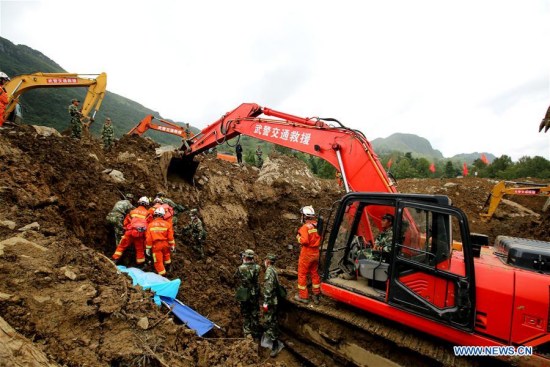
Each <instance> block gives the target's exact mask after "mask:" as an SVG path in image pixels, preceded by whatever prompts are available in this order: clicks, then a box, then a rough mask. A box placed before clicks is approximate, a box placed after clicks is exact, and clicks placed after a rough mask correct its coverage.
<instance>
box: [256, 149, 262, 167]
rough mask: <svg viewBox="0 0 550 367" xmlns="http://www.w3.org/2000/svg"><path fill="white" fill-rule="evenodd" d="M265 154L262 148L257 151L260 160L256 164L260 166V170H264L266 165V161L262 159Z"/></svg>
mask: <svg viewBox="0 0 550 367" xmlns="http://www.w3.org/2000/svg"><path fill="white" fill-rule="evenodd" d="M263 154H264V153H263V152H262V148H260V147H258V148H257V149H256V157H257V158H258V162H257V163H256V165H257V166H258V168H262V166H263V165H264V160H263V158H262V155H263Z"/></svg>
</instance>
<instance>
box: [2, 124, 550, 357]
mask: <svg viewBox="0 0 550 367" xmlns="http://www.w3.org/2000/svg"><path fill="white" fill-rule="evenodd" d="M157 148H158V145H157V144H156V143H154V142H153V141H152V140H149V139H143V138H140V137H124V138H122V139H121V140H119V141H117V142H116V144H115V146H114V148H113V149H112V151H109V152H107V153H105V152H103V151H102V150H101V149H100V145H99V142H98V141H97V140H96V139H94V138H93V137H89V136H88V137H85V138H84V139H83V140H82V141H80V142H79V141H76V140H73V139H71V138H69V137H65V136H56V135H55V134H49V135H47V136H46V135H41V134H39V133H38V132H37V130H36V129H34V128H33V127H31V126H18V127H14V128H11V129H8V130H2V131H1V132H0V161H2V165H1V166H0V199H1V202H2V204H3V205H0V274H1V277H2V279H3V281H2V282H1V283H0V314H1V315H2V316H3V318H4V319H5V321H6V322H7V323H9V324H10V325H11V326H12V327H13V328H14V329H15V330H17V332H19V333H20V334H21V335H23V336H24V337H26V338H27V339H28V340H29V341H32V343H33V345H34V346H35V347H36V348H38V349H39V350H40V351H43V352H44V353H45V355H46V356H47V357H48V358H49V360H50V362H52V363H58V364H59V365H68V366H77V365H89V366H96V365H98V366H99V365H113V366H130V365H131V366H134V365H148V366H165V365H173V366H187V365H189V366H195V365H199V366H207V365H208V366H222V365H223V366H232V365H233V366H258V365H278V366H285V365H289V366H297V365H299V363H298V362H297V361H295V360H294V359H293V358H292V357H291V356H290V355H289V354H288V353H287V352H285V351H283V353H282V354H281V356H280V357H278V358H277V361H276V362H273V360H269V359H266V355H265V353H263V352H260V353H258V352H257V346H256V345H255V343H253V342H252V341H251V340H248V339H243V338H242V331H241V327H242V325H241V320H240V314H239V306H238V304H237V302H236V301H235V300H234V288H235V279H234V274H235V270H236V268H237V266H238V265H239V263H240V256H239V254H240V252H241V251H243V250H244V249H246V248H251V249H253V250H254V251H256V252H257V253H258V254H259V257H263V256H264V255H266V254H267V253H270V252H271V253H275V254H277V255H278V256H279V257H280V258H281V261H279V264H284V265H281V266H283V267H287V268H288V269H289V270H295V269H296V263H297V257H298V252H297V250H298V249H296V248H295V249H293V250H291V249H289V246H288V245H289V244H292V243H294V241H295V234H296V229H297V228H298V226H299V217H298V209H299V208H300V207H302V206H304V205H313V206H314V207H315V208H316V209H317V210H320V209H323V210H324V209H328V208H330V207H331V206H332V204H333V203H334V202H335V201H336V200H337V199H338V198H339V197H340V196H341V195H342V194H343V191H342V188H341V187H339V186H338V185H337V184H336V182H335V180H321V179H317V178H314V177H313V176H312V175H311V173H310V172H309V171H308V170H307V167H306V166H305V164H304V163H303V162H301V161H298V160H295V159H293V158H289V157H287V156H282V155H272V156H270V157H269V158H268V159H266V161H265V164H264V167H263V168H262V170H259V169H257V168H255V167H251V166H239V165H237V164H234V163H229V162H226V161H222V160H218V159H216V158H215V157H214V156H213V155H200V156H198V157H196V158H195V159H196V161H197V162H198V163H199V166H198V168H197V171H196V174H195V175H194V179H193V180H192V181H191V182H188V181H185V180H170V181H166V178H165V176H164V172H162V169H161V158H159V157H158V156H157V155H156V149H157ZM117 171H118V172H117ZM446 184H451V185H450V186H449V185H447V186H446ZM493 185H494V183H492V182H490V181H487V180H481V179H470V178H465V179H462V180H449V181H441V180H401V181H400V182H399V186H398V189H399V191H401V192H426V193H443V194H446V195H449V196H450V197H451V198H452V199H453V202H454V203H455V205H456V206H458V207H460V208H462V209H463V210H464V211H465V212H466V213H467V214H468V215H469V217H470V220H471V229H472V230H473V231H476V232H482V233H487V234H489V235H490V236H492V237H494V236H495V235H497V234H508V235H515V236H520V237H528V238H533V237H537V238H539V239H542V240H550V233H549V229H548V228H546V227H545V226H544V225H543V223H544V221H545V220H546V223H547V220H548V214H545V215H543V216H541V217H538V218H537V217H531V216H525V217H514V216H512V215H513V214H514V213H515V212H514V211H513V209H508V207H507V206H503V207H501V208H499V211H498V212H497V216H496V217H495V219H493V221H491V222H490V223H488V224H485V223H481V222H480V221H479V219H478V218H479V217H478V213H479V212H480V211H481V206H482V205H483V203H484V202H485V199H486V197H487V194H488V193H489V192H490V189H491V188H492V186H493ZM158 191H164V192H166V193H167V196H169V197H170V198H171V199H172V200H174V201H175V202H177V203H180V204H182V205H184V206H186V207H188V208H198V209H199V212H200V216H201V217H202V219H203V222H204V225H205V227H206V230H207V231H208V238H207V241H206V245H205V252H206V255H207V256H206V258H205V259H202V260H199V259H197V258H196V256H195V254H194V253H193V251H192V249H191V247H190V243H189V241H188V238H187V237H185V236H183V235H182V234H181V231H178V229H177V228H176V241H177V246H178V250H177V252H176V253H175V254H174V256H173V262H174V265H173V268H172V270H171V277H174V278H176V277H178V278H180V279H181V280H182V284H181V287H180V292H179V294H178V298H179V299H180V300H182V301H183V302H184V303H186V304H188V305H189V306H190V307H192V308H193V309H195V310H197V311H198V312H199V313H201V314H203V315H205V316H207V317H208V318H209V319H211V320H212V321H214V322H215V323H216V324H217V325H219V326H221V327H222V330H216V329H215V330H213V331H212V332H210V333H209V338H198V337H196V336H195V335H194V333H192V332H189V331H188V330H187V329H186V328H184V327H181V326H177V325H175V324H174V322H173V321H172V319H171V317H170V315H169V314H167V313H166V310H163V309H159V308H158V307H156V306H155V305H154V303H153V302H152V301H151V299H150V295H149V294H148V293H147V292H143V291H142V290H141V289H139V288H136V287H132V286H131V284H130V282H129V281H128V280H127V279H126V277H125V276H123V275H120V274H118V273H117V270H116V268H115V267H114V266H113V264H112V263H111V262H110V261H109V260H108V259H107V258H108V257H110V256H111V255H112V253H113V252H114V243H113V239H112V235H111V234H110V233H109V227H108V226H107V225H106V222H105V216H106V215H107V213H108V212H109V211H110V210H111V208H112V206H113V204H114V203H115V202H116V201H118V200H120V198H121V193H126V192H130V193H133V194H134V195H135V196H137V197H139V196H144V195H145V196H153V195H154V194H155V193H156V192H158ZM531 199H533V200H531ZM538 199H540V198H521V200H519V199H518V198H510V200H518V202H520V203H521V204H522V205H524V206H526V207H529V208H530V209H531V210H533V211H535V212H537V213H538V214H541V212H540V209H541V208H542V205H543V203H544V202H543V201H542V200H538ZM541 201H542V202H541ZM188 220H189V217H188V216H187V214H185V213H184V214H181V215H180V217H179V227H180V229H181V227H182V226H183V225H185V224H186V223H187V222H188ZM34 223H35V224H34ZM27 225H30V226H28V227H27V228H22V227H24V226H27ZM127 260H131V258H130V257H129V256H127ZM288 286H289V287H293V285H291V284H288Z"/></svg>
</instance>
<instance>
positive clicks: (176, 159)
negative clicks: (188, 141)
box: [160, 151, 199, 184]
mask: <svg viewBox="0 0 550 367" xmlns="http://www.w3.org/2000/svg"><path fill="white" fill-rule="evenodd" d="M160 166H161V169H162V172H164V180H165V182H166V183H168V182H181V181H185V182H188V183H191V184H192V183H193V177H194V176H195V172H196V171H197V167H198V166H199V162H197V161H195V160H194V159H193V157H189V156H181V154H180V153H178V152H176V151H168V152H164V153H162V154H161V156H160Z"/></svg>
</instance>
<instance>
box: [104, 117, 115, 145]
mask: <svg viewBox="0 0 550 367" xmlns="http://www.w3.org/2000/svg"><path fill="white" fill-rule="evenodd" d="M101 140H103V149H105V150H109V149H111V146H112V145H113V141H114V140H115V129H114V127H113V125H112V123H111V119H110V118H109V117H107V118H106V119H105V123H104V124H103V128H102V129H101Z"/></svg>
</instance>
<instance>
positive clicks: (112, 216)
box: [105, 200, 134, 245]
mask: <svg viewBox="0 0 550 367" xmlns="http://www.w3.org/2000/svg"><path fill="white" fill-rule="evenodd" d="M132 209H134V206H133V205H132V203H131V202H130V200H120V201H118V202H117V203H116V204H115V206H114V207H113V210H111V212H110V213H109V214H107V217H106V218H105V219H106V220H107V222H108V223H110V224H111V225H112V226H113V229H114V231H115V241H116V244H117V245H118V243H119V242H120V239H121V238H122V236H124V226H123V222H124V217H126V214H128V213H129V212H130V210H132Z"/></svg>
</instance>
